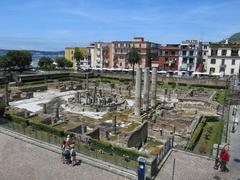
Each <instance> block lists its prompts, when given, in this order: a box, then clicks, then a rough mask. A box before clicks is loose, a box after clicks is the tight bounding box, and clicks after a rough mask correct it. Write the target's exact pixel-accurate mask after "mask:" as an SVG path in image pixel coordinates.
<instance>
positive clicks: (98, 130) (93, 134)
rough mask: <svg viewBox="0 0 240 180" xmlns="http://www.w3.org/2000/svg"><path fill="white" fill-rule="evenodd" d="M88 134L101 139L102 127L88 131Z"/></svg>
mask: <svg viewBox="0 0 240 180" xmlns="http://www.w3.org/2000/svg"><path fill="white" fill-rule="evenodd" d="M86 136H89V137H91V138H93V139H98V140H99V139H100V129H99V128H95V129H94V130H92V131H90V132H88V133H86Z"/></svg>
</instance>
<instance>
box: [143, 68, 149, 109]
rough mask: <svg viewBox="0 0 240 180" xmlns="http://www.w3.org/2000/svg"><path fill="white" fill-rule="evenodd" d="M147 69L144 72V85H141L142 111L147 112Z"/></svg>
mask: <svg viewBox="0 0 240 180" xmlns="http://www.w3.org/2000/svg"><path fill="white" fill-rule="evenodd" d="M149 84H150V83H149V68H145V71H144V84H143V111H147V110H148V108H149V107H148V104H149Z"/></svg>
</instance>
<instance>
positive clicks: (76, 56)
mask: <svg viewBox="0 0 240 180" xmlns="http://www.w3.org/2000/svg"><path fill="white" fill-rule="evenodd" d="M74 59H76V62H77V69H78V70H79V64H80V61H81V60H84V52H83V51H81V50H79V49H77V48H76V49H75V52H74Z"/></svg>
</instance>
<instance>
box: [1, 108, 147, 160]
mask: <svg viewBox="0 0 240 180" xmlns="http://www.w3.org/2000/svg"><path fill="white" fill-rule="evenodd" d="M5 115H6V117H7V118H8V119H9V120H10V121H12V122H15V123H18V124H21V125H23V126H31V127H32V128H33V129H34V130H40V131H45V132H48V133H50V134H53V135H56V136H60V137H64V136H67V134H71V133H65V132H64V131H62V130H59V129H57V128H54V127H51V126H48V125H45V124H41V123H37V122H30V121H29V120H27V119H25V118H23V117H20V116H17V115H14V114H12V113H8V112H7V113H6V114H5ZM90 147H91V148H92V149H94V150H102V151H104V152H106V153H108V154H112V155H118V156H128V157H129V159H130V160H134V161H136V160H137V158H138V157H139V156H144V157H147V155H146V154H142V153H139V152H137V151H134V150H131V149H126V148H122V147H119V146H114V145H112V144H110V143H108V142H104V141H99V140H96V139H92V140H91V143H90Z"/></svg>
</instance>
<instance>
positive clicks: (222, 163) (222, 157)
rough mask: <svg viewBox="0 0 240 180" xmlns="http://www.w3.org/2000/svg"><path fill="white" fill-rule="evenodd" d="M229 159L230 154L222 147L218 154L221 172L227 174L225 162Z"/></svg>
mask: <svg viewBox="0 0 240 180" xmlns="http://www.w3.org/2000/svg"><path fill="white" fill-rule="evenodd" d="M229 159H230V154H229V152H228V151H227V150H226V148H225V147H224V148H223V149H222V151H221V153H220V169H221V171H222V172H228V171H229V169H228V168H227V162H228V161H229Z"/></svg>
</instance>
